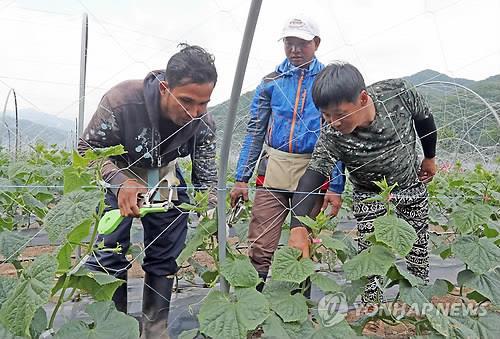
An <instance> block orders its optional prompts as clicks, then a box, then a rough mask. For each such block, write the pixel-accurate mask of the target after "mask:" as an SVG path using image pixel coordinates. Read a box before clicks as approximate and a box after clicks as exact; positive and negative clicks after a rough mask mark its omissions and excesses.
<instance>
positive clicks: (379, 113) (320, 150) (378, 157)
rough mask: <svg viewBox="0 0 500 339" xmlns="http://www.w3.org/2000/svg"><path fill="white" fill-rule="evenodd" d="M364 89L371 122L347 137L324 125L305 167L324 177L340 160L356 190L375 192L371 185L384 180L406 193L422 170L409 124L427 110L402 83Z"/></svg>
mask: <svg viewBox="0 0 500 339" xmlns="http://www.w3.org/2000/svg"><path fill="white" fill-rule="evenodd" d="M367 91H368V93H369V94H370V96H371V98H372V99H373V102H374V104H375V110H376V118H375V120H374V121H373V122H372V124H371V125H370V126H368V127H365V128H356V129H355V130H354V131H353V132H352V133H351V134H349V135H342V134H341V133H340V132H338V131H336V130H335V129H333V128H332V127H330V126H329V125H328V126H324V128H323V130H322V133H321V136H320V138H319V140H318V143H317V144H316V148H315V149H314V153H313V156H312V160H311V162H310V164H309V169H311V170H314V171H316V172H319V173H321V174H323V175H325V176H328V175H329V173H330V170H331V168H332V166H333V164H335V162H336V161H337V160H342V161H343V162H344V163H345V165H346V167H347V169H348V171H349V180H350V181H351V182H352V183H353V185H354V189H355V191H358V192H378V191H379V189H378V188H377V186H375V185H374V184H373V181H379V180H382V179H383V178H384V177H385V178H386V179H387V181H388V183H389V184H394V183H398V189H404V188H406V187H408V186H409V185H411V184H412V183H415V182H416V180H417V172H418V168H419V166H420V164H419V163H418V156H417V150H416V140H417V136H416V132H415V128H414V124H413V120H423V119H426V118H428V117H429V116H430V115H431V112H430V109H429V107H428V106H427V103H426V101H425V100H424V98H423V97H422V96H421V95H420V94H419V93H418V92H417V91H416V89H415V87H414V86H413V85H411V84H410V83H408V82H407V81H405V80H402V79H391V80H384V81H380V82H377V83H375V84H373V85H371V86H369V87H368V88H367Z"/></svg>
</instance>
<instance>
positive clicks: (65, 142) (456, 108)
mask: <svg viewBox="0 0 500 339" xmlns="http://www.w3.org/2000/svg"><path fill="white" fill-rule="evenodd" d="M406 79H407V80H409V81H410V82H411V83H413V84H415V85H420V84H422V83H425V82H428V81H442V82H450V83H457V84H459V85H462V86H465V87H467V88H469V89H471V90H473V91H475V92H476V93H478V94H479V95H480V96H482V97H483V98H484V99H485V100H487V101H488V102H489V103H490V104H492V105H493V106H494V107H495V108H496V110H497V112H499V114H500V74H499V75H494V76H491V77H489V78H487V79H484V80H480V81H474V80H469V79H463V78H452V77H449V76H448V75H446V74H442V73H439V72H436V71H434V70H430V69H427V70H424V71H421V72H418V73H416V74H413V75H411V76H408V77H406ZM419 90H420V91H421V92H422V93H423V94H424V96H426V97H427V100H428V101H429V102H430V105H431V107H432V108H433V111H434V115H435V117H436V120H437V122H438V126H445V125H447V126H448V125H450V121H449V120H450V119H455V120H457V121H458V120H460V119H461V120H463V118H464V117H467V116H469V115H471V116H472V117H474V115H475V114H477V112H481V111H484V110H485V107H486V106H485V105H484V104H483V103H482V102H481V101H480V100H479V99H477V98H475V97H474V96H473V95H472V94H469V93H467V92H465V91H463V90H461V89H460V91H461V93H462V94H460V95H458V91H457V87H456V86H448V85H436V84H433V85H428V86H420V87H419ZM454 92H457V95H453V93H454ZM253 95H254V91H249V92H246V93H243V94H242V95H241V96H240V100H239V103H238V113H237V119H236V125H235V128H234V132H233V140H234V143H233V144H240V143H241V141H242V138H243V136H244V134H245V126H246V122H247V119H248V108H249V105H250V102H251V100H252V97H253ZM228 104H229V101H225V102H222V103H220V104H218V105H215V106H213V107H210V108H209V111H210V112H211V113H212V115H213V116H214V119H215V121H216V125H217V135H218V136H219V137H220V136H222V132H223V129H224V127H225V122H226V114H227V108H228ZM443 107H444V108H443ZM450 107H451V108H452V109H450ZM450 111H452V112H453V114H451V113H450ZM19 117H20V120H19V130H20V132H21V133H20V134H21V142H22V143H33V142H34V141H35V140H36V141H38V142H44V143H46V144H57V145H59V146H62V147H72V145H73V144H74V140H75V132H74V131H75V122H74V121H71V120H68V119H63V118H59V117H57V116H54V115H51V114H48V113H45V112H39V111H35V110H29V109H21V110H20V111H19ZM462 127H463V126H460V128H462ZM472 128H475V130H474V132H475V134H481V135H482V134H483V132H484V131H482V129H484V128H486V129H491V131H492V133H493V134H494V135H493V136H491V135H488V136H487V137H486V139H488V140H490V139H491V138H495V137H496V138H497V139H496V140H497V141H498V137H499V136H500V127H499V126H498V125H496V124H495V121H494V119H493V117H492V116H491V117H488V119H484V121H483V123H482V124H479V125H476V126H473V127H472ZM441 130H443V131H446V132H447V133H448V134H450V133H451V134H458V133H460V131H459V130H457V129H456V128H453V126H452V128H448V127H446V128H442V129H441ZM473 134H474V133H473ZM490 134H491V133H490ZM9 137H10V144H11V147H13V146H12V145H13V144H14V142H15V121H14V118H13V116H12V113H11V112H10V113H9V112H8V113H7V116H6V117H5V119H3V121H1V122H0V145H2V146H4V147H8V144H9ZM475 138H476V139H477V138H478V136H475ZM479 139H480V138H479ZM219 140H220V139H219Z"/></svg>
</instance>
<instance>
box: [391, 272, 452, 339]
mask: <svg viewBox="0 0 500 339" xmlns="http://www.w3.org/2000/svg"><path fill="white" fill-rule="evenodd" d="M399 293H400V295H401V300H402V301H403V302H405V303H406V304H407V305H410V306H411V307H412V308H414V309H415V310H418V311H419V313H425V317H426V318H427V320H429V322H430V324H431V326H432V328H433V329H435V330H436V331H438V332H439V333H440V334H442V335H444V336H445V337H448V336H449V321H448V317H447V316H445V315H444V314H442V313H441V312H440V311H439V310H438V309H437V308H436V307H435V306H434V305H433V304H432V303H431V302H430V301H429V300H427V299H426V298H425V296H424V295H423V294H422V292H420V290H419V289H418V288H416V287H411V286H410V285H409V284H408V283H406V282H401V284H400V285H399ZM424 310H425V312H424Z"/></svg>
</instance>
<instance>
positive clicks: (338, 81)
mask: <svg viewBox="0 0 500 339" xmlns="http://www.w3.org/2000/svg"><path fill="white" fill-rule="evenodd" d="M364 89H366V86H365V80H364V79H363V76H362V75H361V73H360V72H359V70H358V69H357V68H356V67H354V66H353V65H351V64H349V63H347V62H335V63H332V64H329V65H328V66H326V67H325V68H324V69H323V70H322V71H321V72H319V74H318V76H317V77H316V80H315V81H314V84H313V88H312V97H313V101H314V104H315V105H316V107H318V108H324V107H328V106H329V105H340V104H341V103H343V102H354V101H356V99H357V98H358V95H359V93H361V91H362V90H364Z"/></svg>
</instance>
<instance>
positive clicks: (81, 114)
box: [78, 13, 89, 137]
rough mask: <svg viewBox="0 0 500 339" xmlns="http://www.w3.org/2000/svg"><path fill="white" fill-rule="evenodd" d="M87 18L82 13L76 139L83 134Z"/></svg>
mask: <svg viewBox="0 0 500 339" xmlns="http://www.w3.org/2000/svg"><path fill="white" fill-rule="evenodd" d="M88 22H89V17H88V15H87V13H83V19H82V44H81V49H80V50H81V55H80V94H79V103H80V105H79V108H78V137H80V136H81V135H82V133H83V120H84V110H85V79H86V76H87V43H88V32H89V24H88Z"/></svg>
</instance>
